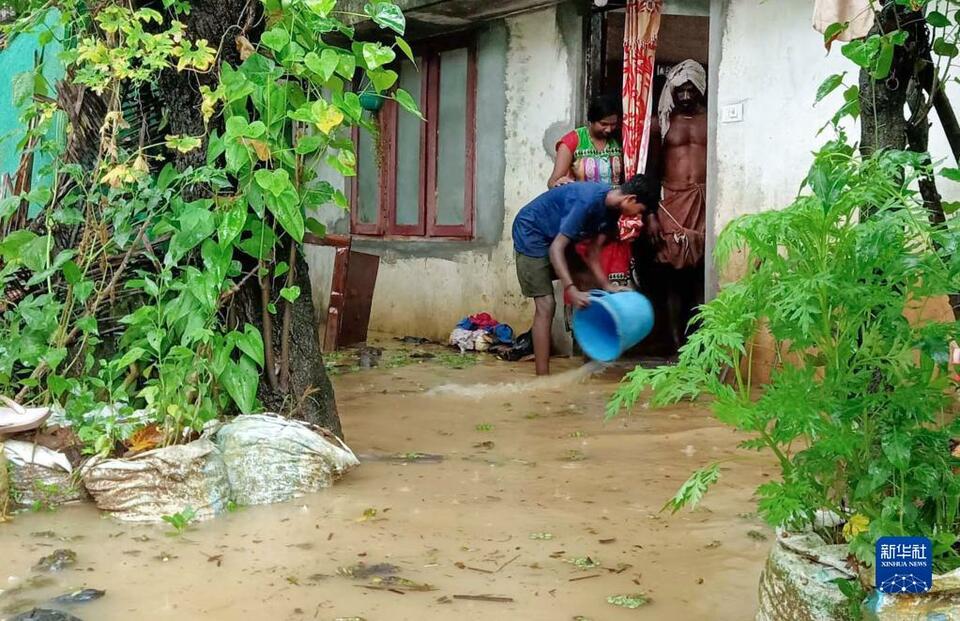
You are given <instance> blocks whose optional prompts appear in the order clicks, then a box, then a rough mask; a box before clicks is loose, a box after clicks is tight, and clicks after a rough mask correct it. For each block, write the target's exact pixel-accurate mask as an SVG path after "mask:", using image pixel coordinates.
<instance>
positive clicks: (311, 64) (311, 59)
mask: <svg viewBox="0 0 960 621" xmlns="http://www.w3.org/2000/svg"><path fill="white" fill-rule="evenodd" d="M339 63H340V54H338V53H337V52H336V51H335V50H333V49H331V48H327V49H325V50H323V52H321V53H320V54H319V55H317V53H316V52H309V53H307V55H306V56H305V57H304V59H303V64H304V65H306V66H307V69H309V70H310V71H312V72H314V73H315V74H317V75H318V76H320V79H321V80H323V81H324V82H326V81H327V80H329V79H330V78H332V77H333V74H334V72H336V70H337V65H338V64H339Z"/></svg>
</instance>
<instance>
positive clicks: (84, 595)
mask: <svg viewBox="0 0 960 621" xmlns="http://www.w3.org/2000/svg"><path fill="white" fill-rule="evenodd" d="M106 594H107V592H106V591H101V590H100V589H80V590H79V591H74V592H73V593H64V594H63V595H58V596H57V597H55V598H53V601H54V602H55V603H57V604H85V603H87V602H92V601H93V600H95V599H100V598H101V597H103V596H104V595H106Z"/></svg>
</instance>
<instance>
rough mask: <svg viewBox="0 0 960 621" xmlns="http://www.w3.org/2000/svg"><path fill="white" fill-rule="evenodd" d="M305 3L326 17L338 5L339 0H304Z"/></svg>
mask: <svg viewBox="0 0 960 621" xmlns="http://www.w3.org/2000/svg"><path fill="white" fill-rule="evenodd" d="M303 4H304V5H306V7H307V8H308V9H310V10H311V11H313V12H314V13H316V14H317V15H319V16H320V17H326V16H327V15H329V14H330V11H332V10H333V9H334V7H335V6H337V0H303Z"/></svg>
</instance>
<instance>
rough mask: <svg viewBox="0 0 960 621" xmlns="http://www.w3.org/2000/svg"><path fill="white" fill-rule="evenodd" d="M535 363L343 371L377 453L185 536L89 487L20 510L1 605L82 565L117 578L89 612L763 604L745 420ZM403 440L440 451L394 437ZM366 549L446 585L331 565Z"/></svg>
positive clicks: (68, 585)
mask: <svg viewBox="0 0 960 621" xmlns="http://www.w3.org/2000/svg"><path fill="white" fill-rule="evenodd" d="M529 366H531V365H523V364H521V365H510V364H507V363H485V364H483V365H480V366H476V367H473V368H469V369H463V370H454V369H449V368H446V367H444V366H442V365H437V364H432V363H430V362H426V363H424V364H419V365H412V366H406V367H403V368H397V369H377V370H371V371H363V372H358V373H351V374H347V375H344V376H340V377H338V378H336V389H337V397H338V402H339V407H340V413H341V416H342V418H343V427H344V432H345V434H346V435H347V440H348V443H349V444H350V445H351V447H352V448H353V449H354V450H355V451H356V452H357V453H358V454H359V455H361V459H362V460H364V458H365V462H366V463H364V464H363V466H362V467H361V468H359V469H358V470H357V471H355V472H353V473H351V474H350V475H349V476H348V477H347V478H346V479H345V480H343V481H341V482H340V483H339V484H338V485H337V486H335V487H334V488H333V489H331V490H328V491H326V492H324V493H320V494H316V495H312V496H310V497H307V498H303V499H300V500H298V501H294V502H291V503H288V504H284V505H275V506H269V507H254V508H246V509H241V510H240V511H237V512H236V513H232V514H228V515H226V516H224V517H222V518H219V519H217V520H214V521H212V522H207V523H204V524H200V525H197V526H195V527H193V528H192V529H191V530H190V531H189V532H188V533H187V534H185V535H183V536H182V537H179V538H177V537H170V536H167V535H166V534H165V530H164V529H163V528H160V527H138V526H129V525H121V524H118V523H115V522H113V521H112V520H109V519H102V518H101V517H100V516H99V515H98V514H97V512H96V511H95V510H93V509H92V508H91V507H89V506H80V507H70V508H65V509H61V510H60V511H57V512H55V513H43V514H26V515H22V516H19V517H18V518H17V519H16V521H15V522H14V523H13V524H12V525H6V526H0V589H7V591H6V592H3V593H0V619H4V618H6V616H11V615H10V611H11V610H14V609H21V608H23V607H25V606H26V607H29V605H31V604H32V603H35V602H42V601H44V600H46V599H48V598H49V597H51V596H53V595H58V594H60V593H63V592H66V591H70V590H73V589H77V588H82V587H92V588H98V589H105V590H106V591H107V594H106V596H105V597H103V598H102V599H100V600H97V601H95V602H92V603H88V604H83V605H81V606H77V607H75V608H72V609H71V612H73V613H74V614H76V615H77V616H79V617H81V618H83V619H86V620H87V621H90V620H92V619H97V620H100V621H113V620H121V619H123V620H124V621H126V620H129V619H142V620H154V619H156V620H167V619H170V620H174V619H175V620H177V621H186V620H192V619H224V620H227V619H256V620H261V619H263V620H281V619H294V620H296V619H304V620H309V619H322V620H326V621H332V620H333V619H337V618H355V617H362V618H364V619H367V620H369V621H377V620H389V621H397V620H405V619H409V620H421V619H455V620H457V621H466V620H472V619H518V620H525V621H534V620H541V619H542V620H551V621H554V620H565V619H575V618H586V619H592V620H594V621H600V620H617V619H665V620H666V619H669V620H674V619H678V620H679V619H683V620H692V619H704V620H707V619H709V620H747V619H752V616H753V613H754V609H755V606H756V585H757V579H758V576H759V573H760V568H761V566H762V563H763V559H764V558H765V555H766V551H767V549H768V547H769V545H770V539H769V537H770V536H771V533H770V531H769V530H768V529H766V528H765V527H763V526H762V525H761V524H760V523H759V521H758V520H757V519H756V518H755V517H753V516H752V514H751V513H750V512H752V511H753V504H752V503H751V501H750V497H751V494H752V491H753V489H754V488H755V487H756V485H757V484H759V483H760V482H762V481H763V480H764V478H765V476H766V474H767V473H770V472H772V468H773V465H772V464H771V463H769V462H766V461H764V460H762V459H760V458H758V457H756V456H754V455H752V454H746V453H744V452H742V451H736V450H735V445H736V443H737V441H738V437H737V436H736V435H735V434H733V433H732V432H730V431H728V430H726V429H725V428H723V427H721V426H719V425H718V424H717V423H716V422H715V421H713V420H712V419H711V418H710V417H709V416H708V415H707V413H706V412H705V411H703V410H702V409H699V408H690V407H678V408H674V409H669V410H662V411H656V412H653V411H643V412H640V413H638V414H637V415H635V416H633V417H630V418H621V419H617V420H614V421H612V422H609V423H604V422H603V404H604V401H605V399H606V398H607V396H608V395H609V393H610V391H611V390H612V389H613V387H614V385H615V381H616V379H617V378H616V377H615V376H614V375H613V374H608V375H603V376H599V377H593V378H591V379H587V380H586V381H583V382H578V381H576V380H574V379H572V378H566V376H565V377H564V378H561V379H559V380H554V381H553V382H552V383H549V384H547V385H546V386H543V387H540V388H539V389H534V390H531V389H529V387H528V384H526V382H527V381H529V380H530V379H531V378H530V377H529V373H530V372H531V369H530V368H529ZM558 366H561V367H562V365H558ZM567 368H568V369H569V368H571V367H569V366H568V367H567ZM561 370H563V369H562V368H560V369H558V371H561ZM575 374H576V372H575V371H574V372H573V373H572V374H571V375H575ZM580 375H583V374H582V373H580ZM509 382H512V384H510V385H508V386H506V387H504V386H503V385H502V384H503V383H509ZM451 384H460V385H473V387H472V388H466V389H457V388H451V387H450V385H451ZM477 384H485V385H487V387H486V388H480V389H478V388H476V385H477ZM438 386H443V387H444V388H442V389H440V390H437V387H438ZM430 389H434V390H433V392H432V393H428V391H429V390H430ZM409 453H429V454H436V455H442V456H443V459H442V461H439V462H436V461H431V460H418V459H416V458H414V456H413V455H406V456H405V457H401V458H400V459H396V460H394V459H389V458H386V456H388V455H395V454H401V455H402V454H409ZM717 459H730V461H729V462H727V463H726V466H725V468H724V471H723V472H724V475H723V478H722V479H721V482H720V483H719V484H718V486H717V488H716V489H715V490H714V491H713V492H712V493H711V494H710V495H709V496H708V497H707V500H706V502H705V503H704V504H703V505H702V506H701V508H699V509H698V510H696V511H694V512H684V513H681V514H678V515H676V516H672V517H671V516H669V515H668V514H663V513H659V509H660V507H661V506H662V505H663V503H664V502H665V500H666V499H667V498H669V497H670V496H671V495H672V494H673V493H674V492H675V491H676V488H677V487H678V486H679V484H680V483H681V482H682V481H683V480H684V479H685V478H686V477H687V475H688V474H689V472H690V471H691V470H692V469H694V468H695V467H699V466H701V465H703V464H705V463H708V462H710V461H713V460H717ZM44 531H52V533H53V534H55V537H54V538H51V537H50V536H49V535H50V534H51V533H50V532H48V533H44ZM44 534H45V535H46V536H43V535H44ZM764 536H766V537H767V539H763V537H764ZM57 548H70V549H72V550H74V551H76V553H77V557H78V563H77V565H76V567H75V568H73V569H68V570H65V571H64V572H62V573H60V574H55V575H53V577H52V582H51V583H48V584H40V585H34V586H33V587H29V586H28V587H26V588H23V589H22V590H19V591H16V590H15V591H13V592H11V591H10V589H11V588H13V587H17V586H18V585H23V584H24V581H25V580H26V579H28V578H29V577H30V575H31V573H30V567H31V566H32V565H33V564H34V563H35V562H36V561H37V560H38V559H39V558H40V557H41V556H44V555H46V554H49V553H50V552H51V551H53V550H54V549H57ZM358 562H365V563H366V564H368V565H371V564H375V563H389V564H392V565H394V566H396V567H397V570H396V574H395V575H398V576H401V577H402V578H405V579H407V580H410V581H413V582H415V583H426V584H429V585H432V587H433V588H434V589H435V590H433V591H429V592H420V591H415V590H413V591H409V590H407V589H409V588H410V587H411V586H412V585H411V584H410V583H403V582H399V583H397V582H394V583H389V581H390V580H394V579H393V578H388V579H387V582H380V583H379V584H377V583H375V582H374V583H371V582H370V581H369V580H366V581H364V580H357V579H352V578H350V577H345V576H343V575H338V569H339V568H346V567H349V566H352V565H354V564H356V563H358ZM592 565H599V566H598V567H592ZM8 577H9V578H8ZM364 586H380V587H382V588H386V587H390V588H394V589H395V590H393V591H391V590H374V589H370V588H364ZM638 591H639V592H643V593H645V594H646V595H647V596H648V597H649V598H650V603H649V604H647V605H645V606H643V607H641V608H639V609H636V610H626V609H622V608H617V607H614V606H612V605H610V604H608V603H607V598H608V596H611V595H617V594H632V593H636V592H638ZM458 595H459V596H463V595H466V596H477V595H492V596H496V597H498V598H503V601H483V600H475V599H462V598H455V596H458ZM507 599H509V600H512V601H506V600H507Z"/></svg>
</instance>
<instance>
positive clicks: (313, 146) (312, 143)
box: [293, 134, 327, 155]
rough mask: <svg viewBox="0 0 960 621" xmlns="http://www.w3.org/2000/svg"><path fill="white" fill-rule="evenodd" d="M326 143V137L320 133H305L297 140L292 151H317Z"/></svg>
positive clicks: (304, 152) (304, 153)
mask: <svg viewBox="0 0 960 621" xmlns="http://www.w3.org/2000/svg"><path fill="white" fill-rule="evenodd" d="M326 143H327V137H326V136H324V135H322V134H306V135H304V136H300V138H299V139H298V140H297V146H296V147H294V149H293V150H294V151H295V152H296V154H297V155H307V154H309V153H313V152H314V151H317V150H318V149H320V148H321V147H322V146H324V145H325V144H326Z"/></svg>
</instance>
